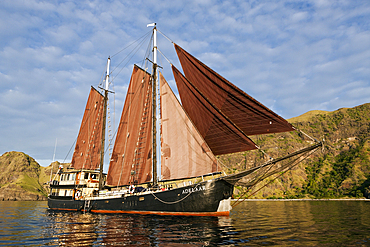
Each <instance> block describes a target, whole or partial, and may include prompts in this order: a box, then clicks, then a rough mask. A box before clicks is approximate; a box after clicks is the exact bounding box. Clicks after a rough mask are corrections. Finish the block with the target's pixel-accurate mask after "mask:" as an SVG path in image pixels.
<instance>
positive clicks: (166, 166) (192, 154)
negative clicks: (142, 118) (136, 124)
mask: <svg viewBox="0 0 370 247" xmlns="http://www.w3.org/2000/svg"><path fill="white" fill-rule="evenodd" d="M159 79H160V82H159V88H160V102H161V174H162V180H169V179H180V178H189V177H196V176H201V175H204V174H208V173H212V172H216V171H217V161H216V158H215V157H214V155H213V153H212V152H211V150H210V149H209V147H208V145H207V144H206V142H205V141H204V139H203V138H202V136H201V135H200V133H199V132H198V131H197V129H196V128H195V127H194V125H193V123H192V122H191V120H190V119H189V117H188V116H187V115H186V113H185V111H184V109H183V108H182V107H181V104H180V103H179V101H178V100H177V98H176V96H175V95H174V93H173V92H172V90H171V88H170V87H169V85H168V83H167V82H166V80H165V79H164V77H163V75H162V74H161V73H160V77H159Z"/></svg>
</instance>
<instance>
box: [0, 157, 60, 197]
mask: <svg viewBox="0 0 370 247" xmlns="http://www.w3.org/2000/svg"><path fill="white" fill-rule="evenodd" d="M54 167H55V169H57V167H58V165H57V164H56V165H54ZM50 169H51V166H49V167H41V166H40V165H39V164H38V163H37V162H36V161H35V160H34V159H33V158H31V157H30V156H28V155H27V154H24V153H21V152H14V151H13V152H6V153H4V154H3V155H2V156H1V157H0V201H4V200H12V201H15V200H17V201H30V200H31V201H34V200H46V197H47V188H46V185H45V183H46V182H47V181H48V180H49V179H50Z"/></svg>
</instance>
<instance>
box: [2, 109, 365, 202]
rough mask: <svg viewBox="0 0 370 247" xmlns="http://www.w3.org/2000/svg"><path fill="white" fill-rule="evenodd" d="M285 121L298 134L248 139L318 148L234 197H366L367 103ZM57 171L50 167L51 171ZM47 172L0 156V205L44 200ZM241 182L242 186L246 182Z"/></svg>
mask: <svg viewBox="0 0 370 247" xmlns="http://www.w3.org/2000/svg"><path fill="white" fill-rule="evenodd" d="M288 121H289V122H291V123H292V124H293V125H294V126H295V127H296V128H297V129H300V130H301V131H303V133H302V132H288V133H278V134H271V135H260V136H253V137H252V139H253V140H254V141H255V143H257V145H259V146H260V147H261V149H262V150H263V151H264V152H265V153H266V154H268V155H269V156H271V157H273V158H278V157H281V156H284V155H286V154H288V153H291V152H293V151H295V150H297V149H300V148H303V147H306V146H309V145H311V144H313V143H314V141H313V140H312V139H309V138H308V137H306V135H305V134H304V133H306V134H308V135H309V136H311V137H314V138H316V139H318V140H323V139H324V140H325V142H324V147H323V148H322V149H319V150H317V151H316V152H315V153H314V154H313V155H311V156H310V157H309V158H307V159H305V160H304V161H302V162H301V163H299V164H298V165H297V166H294V167H293V168H292V169H290V170H288V171H287V172H284V173H283V172H280V173H278V174H276V175H275V176H272V177H270V178H269V179H266V180H264V182H262V183H259V184H258V185H256V186H254V187H253V189H252V190H248V191H247V189H246V188H245V187H243V186H240V185H239V186H237V187H236V190H235V195H234V197H239V196H242V197H244V198H245V197H248V198H341V197H362V198H363V197H367V198H369V196H370V187H369V186H370V104H364V105H361V106H357V107H354V108H350V109H344V108H343V109H339V110H337V111H334V112H325V111H311V112H308V113H306V114H303V115H302V116H299V117H296V118H292V119H289V120H288ZM219 159H220V160H221V161H222V163H223V166H224V170H225V171H226V172H227V173H234V172H238V171H242V170H245V169H248V168H251V167H253V166H256V165H258V164H262V163H263V162H264V161H266V160H267V158H266V155H264V154H263V152H261V151H258V150H254V151H249V152H242V153H237V154H232V155H223V156H220V157H219ZM58 166H59V164H55V165H54V166H53V167H54V169H57V168H58ZM51 167H52V166H51V165H50V166H49V167H41V166H40V165H39V164H38V163H36V161H35V160H34V159H33V158H31V157H30V156H28V155H26V154H24V153H21V152H7V153H5V154H3V155H2V156H1V157H0V200H45V199H46V195H47V187H46V186H45V183H46V182H47V181H49V179H50V169H51ZM241 182H242V183H244V185H245V183H246V182H248V178H246V179H244V180H242V181H241ZM264 185H266V186H265V187H263V186H264ZM261 187H262V189H260V190H258V188H261Z"/></svg>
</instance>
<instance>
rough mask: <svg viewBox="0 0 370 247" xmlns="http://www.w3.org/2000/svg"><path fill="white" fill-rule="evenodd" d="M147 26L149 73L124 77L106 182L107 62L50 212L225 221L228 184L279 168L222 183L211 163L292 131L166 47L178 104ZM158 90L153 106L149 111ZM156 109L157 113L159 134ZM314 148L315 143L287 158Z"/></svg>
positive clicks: (56, 183) (54, 184)
mask: <svg viewBox="0 0 370 247" xmlns="http://www.w3.org/2000/svg"><path fill="white" fill-rule="evenodd" d="M152 26H153V32H152V35H153V36H152V40H153V58H152V59H153V61H151V62H152V63H153V69H152V73H148V72H147V71H146V70H144V69H142V68H140V67H138V66H137V65H134V67H133V71H132V76H131V80H130V84H129V88H128V91H127V95H126V99H125V103H124V107H123V111H122V115H121V119H120V122H119V126H118V131H117V133H116V137H115V144H114V147H113V152H112V155H111V157H110V163H109V169H108V173H107V174H104V173H103V161H104V155H105V154H104V147H105V129H106V115H107V100H108V92H109V88H108V86H109V75H110V72H109V65H110V59H108V63H107V72H106V77H105V86H104V87H103V88H101V90H97V89H95V88H93V87H92V88H91V91H90V94H89V97H88V101H87V105H86V109H85V112H84V115H83V119H82V123H81V127H80V131H79V134H78V137H77V141H76V146H75V149H74V153H73V157H72V162H71V165H70V167H68V168H67V167H65V168H60V169H59V170H58V172H57V173H56V174H55V175H54V178H53V179H52V181H50V194H49V197H48V206H49V208H50V209H53V210H73V211H84V212H93V213H138V214H164V215H167V214H169V215H196V216H202V215H215V216H219V215H229V212H230V210H231V209H232V208H231V206H230V198H231V196H232V194H233V189H234V185H235V183H236V182H237V181H239V180H240V179H241V178H242V177H243V176H245V175H248V174H251V173H253V172H255V171H257V170H259V169H262V168H263V167H266V166H270V165H272V164H274V163H276V162H278V161H281V160H284V159H285V157H283V158H279V159H276V160H270V161H269V162H267V163H265V164H262V165H257V166H255V167H253V168H252V169H249V170H246V171H243V172H241V173H238V174H232V175H226V174H225V173H223V172H222V169H221V167H220V165H219V163H218V160H217V158H216V155H222V154H229V153H235V152H242V151H247V150H253V149H258V146H257V145H256V144H255V143H254V142H253V141H252V140H251V139H250V138H249V137H248V136H250V135H257V134H266V133H278V132H285V131H294V130H295V128H294V127H293V126H292V125H291V124H290V123H288V122H287V121H286V120H285V119H283V118H281V117H280V116H278V115H277V114H275V113H274V112H272V111H271V110H269V109H268V108H267V107H265V106H264V105H262V104H261V103H259V102H258V101H256V100H255V99H253V98H252V97H250V96H249V95H248V94H246V93H244V92H243V91H242V90H240V89H239V88H238V87H236V86H235V85H233V84H232V83H231V82H229V81H228V80H226V79H225V78H223V77H222V76H220V75H219V74H217V73H216V72H215V71H213V70H212V69H210V68H209V67H208V66H206V65H205V64H203V63H202V62H200V61H199V60H198V59H196V58H195V57H193V56H192V55H191V54H189V53H188V52H186V51H185V50H184V49H183V48H181V47H180V46H179V45H177V44H174V46H175V50H176V53H177V55H178V58H179V60H180V63H181V66H182V68H183V72H184V74H185V75H183V74H182V73H181V72H180V71H179V70H178V69H177V68H176V67H175V66H174V65H172V64H171V67H172V71H173V74H174V78H175V81H176V84H177V88H178V92H179V95H180V98H181V103H180V102H179V100H178V99H177V97H176V96H175V94H174V92H173V91H172V90H171V88H170V87H169V84H168V83H167V82H166V80H165V79H164V77H163V75H162V73H160V72H158V65H157V38H156V34H157V28H156V26H155V24H153V25H152ZM157 85H159V92H160V95H159V99H160V104H157V97H158V96H157ZM157 105H159V106H160V107H159V108H160V109H159V114H158V115H159V116H160V125H159V126H160V127H159V130H158V131H157V129H158V128H157V124H156V123H157V119H156V116H157ZM157 132H158V133H159V134H158V135H157ZM158 138H160V150H161V151H160V155H161V156H160V171H161V172H160V179H158V177H159V175H158V174H157V163H159V162H157V139H158ZM318 146H320V143H317V144H315V145H313V146H310V147H308V148H305V149H303V150H298V151H297V152H296V153H293V154H290V155H289V157H286V158H290V157H292V156H294V155H299V154H302V153H306V152H309V151H311V150H314V149H316V148H317V147H318Z"/></svg>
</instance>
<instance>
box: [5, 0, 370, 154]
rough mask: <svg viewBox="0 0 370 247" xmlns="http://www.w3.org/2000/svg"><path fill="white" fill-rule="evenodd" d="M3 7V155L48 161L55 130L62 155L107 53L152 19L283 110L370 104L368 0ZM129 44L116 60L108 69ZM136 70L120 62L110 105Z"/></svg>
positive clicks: (286, 113) (167, 50)
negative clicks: (17, 153) (20, 153)
mask: <svg viewBox="0 0 370 247" xmlns="http://www.w3.org/2000/svg"><path fill="white" fill-rule="evenodd" d="M0 16H1V17H0V31H1V33H2V35H1V37H0V111H1V122H2V125H1V127H2V128H1V129H0V135H1V136H2V139H1V142H0V152H3V153H4V152H6V151H12V150H18V151H24V152H27V153H28V154H30V155H31V156H33V157H35V158H36V159H39V160H48V159H50V157H52V154H53V150H54V142H55V138H58V149H57V150H58V153H63V154H66V153H67V152H68V150H69V149H70V147H71V145H72V144H73V141H74V140H75V138H76V135H77V133H78V126H79V124H80V121H81V118H82V115H81V114H82V112H83V108H84V106H85V104H86V100H87V94H88V91H89V87H90V85H94V86H97V85H98V83H99V80H100V79H101V77H102V74H103V72H104V66H105V63H106V59H107V57H108V56H109V55H110V56H112V55H114V54H116V52H118V51H119V50H120V49H122V48H124V47H125V46H127V45H128V44H130V43H131V42H133V41H134V40H137V39H138V38H139V37H141V36H142V35H144V34H145V33H146V32H149V31H150V30H149V29H148V28H146V24H148V23H151V22H157V25H158V29H159V30H160V31H162V32H164V34H166V35H167V36H169V38H171V39H172V40H173V41H175V42H176V43H178V44H179V45H180V46H182V47H183V48H184V49H186V50H188V51H189V52H191V53H192V54H193V55H195V56H196V57H198V58H200V60H202V61H203V62H205V63H206V64H208V65H209V66H210V67H212V68H214V69H215V70H216V71H217V72H218V73H220V74H221V75H223V76H224V77H225V78H227V79H229V80H230V81H232V82H233V83H234V84H236V85H237V86H239V87H240V88H242V89H243V90H244V91H246V92H247V93H248V94H250V95H251V96H253V97H255V98H256V99H257V100H259V101H261V102H262V103H264V104H266V105H267V106H268V107H271V108H273V110H275V111H276V112H277V113H278V114H281V115H282V116H283V117H286V118H290V117H294V116H297V115H300V114H302V113H304V112H306V111H309V110H314V109H319V110H335V109H338V108H340V107H353V106H355V105H359V104H362V103H365V102H370V96H369V95H370V93H369V91H370V81H369V78H370V69H369V68H370V64H369V63H370V27H369V21H368V20H369V18H370V2H368V1H349V0H343V1H337V2H332V1H319V0H317V1H314V0H312V1H289V2H286V1H275V2H267V1H266V2H265V1H251V2H246V1H221V2H217V3H215V2H214V1H195V0H194V1H188V2H175V1H169V0H168V1H167V0H166V1H149V2H148V1H145V2H144V1H135V2H132V1H124V2H122V1H118V0H113V1H77V2H72V1H67V2H64V1H53V2H50V1H37V0H29V1H21V0H12V1H8V0H5V1H1V2H0ZM159 44H160V49H161V51H162V52H163V53H164V54H165V55H166V56H167V57H168V58H169V59H170V60H171V62H173V63H174V64H175V65H176V66H178V67H179V66H180V65H179V63H178V61H177V59H176V54H175V51H174V49H173V46H172V44H170V43H169V42H168V41H167V40H166V39H165V38H163V37H159ZM145 48H146V47H144V50H143V51H141V53H138V55H137V56H136V57H135V58H134V59H133V62H140V60H141V59H142V58H143V52H145ZM125 52H126V51H125ZM125 52H122V54H119V55H117V56H115V57H113V58H112V67H115V66H116V65H117V64H118V63H119V62H120V61H121V59H123V58H124V56H125V55H127V53H125ZM160 61H161V64H162V65H163V67H164V68H165V69H164V71H163V73H164V76H165V77H166V79H167V81H168V82H169V83H170V85H175V83H174V81H173V78H172V76H171V71H170V70H169V69H168V68H169V65H168V64H167V62H166V61H165V59H163V58H162V57H160ZM123 64H126V62H124V63H123ZM123 64H122V65H123ZM120 69H121V68H119V69H117V70H116V71H115V72H114V73H117V72H118V71H119V70H120ZM131 71H132V65H130V64H127V65H126V67H125V68H124V69H123V70H122V71H121V72H120V74H119V76H118V77H116V78H115V79H114V89H115V91H116V94H115V95H114V100H115V109H116V111H120V110H121V109H122V106H123V102H124V96H122V94H124V93H125V92H126V91H127V83H128V81H129V79H130V73H131ZM174 91H175V93H176V92H177V91H176V89H175V90H174ZM112 103H113V101H112ZM112 107H113V106H112ZM119 116H120V113H117V114H116V121H118V118H119ZM62 156H63V155H62ZM57 157H60V156H57ZM63 158H64V157H63Z"/></svg>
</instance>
